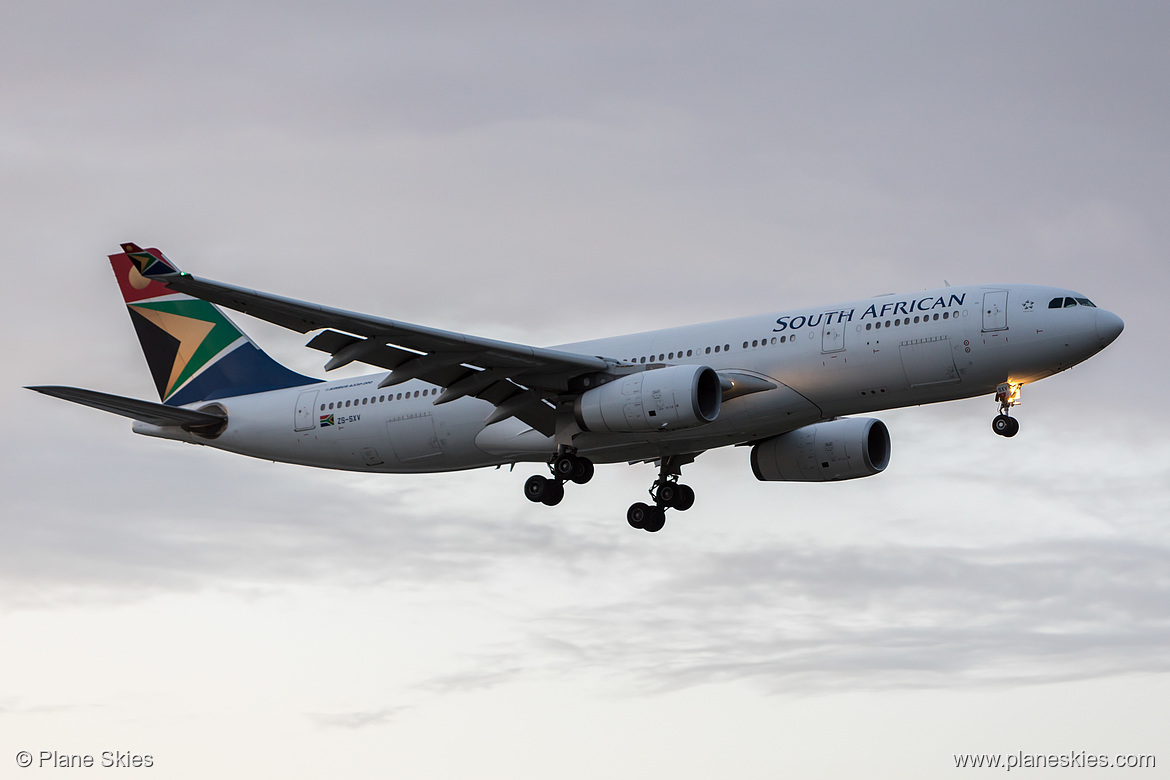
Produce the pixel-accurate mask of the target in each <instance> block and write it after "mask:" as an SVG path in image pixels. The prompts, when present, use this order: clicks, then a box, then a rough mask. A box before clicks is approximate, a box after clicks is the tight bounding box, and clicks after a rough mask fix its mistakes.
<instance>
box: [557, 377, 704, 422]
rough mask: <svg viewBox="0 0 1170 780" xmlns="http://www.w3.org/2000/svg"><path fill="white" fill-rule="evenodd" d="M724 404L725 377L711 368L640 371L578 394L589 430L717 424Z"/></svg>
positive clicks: (578, 408)
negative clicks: (722, 382) (721, 378)
mask: <svg viewBox="0 0 1170 780" xmlns="http://www.w3.org/2000/svg"><path fill="white" fill-rule="evenodd" d="M722 403H723V388H722V387H721V386H720V383H719V375H718V374H716V373H715V370H714V369H711V368H708V367H707V366H668V367H666V368H656V369H652V370H650V371H639V372H638V373H636V374H630V375H628V376H624V377H622V378H621V379H617V380H615V381H613V382H610V383H608V384H604V385H602V386H601V387H595V388H593V389H592V390H587V391H585V392H584V393H582V394H581V395H579V396H577V400H576V402H575V403H574V404H573V412H574V414H575V415H576V417H577V425H579V426H580V427H581V430H583V431H595V432H608V433H643V432H649V431H661V430H675V429H678V428H692V427H694V426H696V425H706V424H707V423H709V422H714V421H715V418H716V417H718V416H719V407H720V405H721V404H722Z"/></svg>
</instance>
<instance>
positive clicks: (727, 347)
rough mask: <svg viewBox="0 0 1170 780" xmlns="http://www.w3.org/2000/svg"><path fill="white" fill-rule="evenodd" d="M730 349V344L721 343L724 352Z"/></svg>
mask: <svg viewBox="0 0 1170 780" xmlns="http://www.w3.org/2000/svg"><path fill="white" fill-rule="evenodd" d="M730 349H731V345H730V344H724V345H723V351H724V352H727V351H728V350H730Z"/></svg>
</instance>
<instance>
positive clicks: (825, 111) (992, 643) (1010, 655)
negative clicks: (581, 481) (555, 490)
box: [0, 0, 1170, 778]
mask: <svg viewBox="0 0 1170 780" xmlns="http://www.w3.org/2000/svg"><path fill="white" fill-rule="evenodd" d="M1168 32H1170V7H1168V6H1166V5H1165V4H1162V3H1153V2H1149V3H1145V2H1133V3H1127V4H1117V3H1103V2H1102V3H1080V2H1048V3H1041V2H1024V3H987V2H981V3H943V4H940V3H917V2H896V3H890V4H885V5H884V6H883V7H882V8H880V9H879V8H876V7H874V6H873V4H865V3H840V4H837V5H835V6H832V7H826V6H825V5H824V4H821V3H776V4H762V3H747V2H744V3H739V2H731V3H722V4H713V3H689V2H671V3H655V2H649V3H641V4H636V5H635V6H634V7H631V6H630V4H629V3H609V2H600V3H590V4H587V5H584V4H578V6H575V7H566V6H564V5H563V4H556V3H549V2H544V3H526V2H499V3H493V4H488V5H484V4H475V3H462V2H451V3H425V4H424V3H396V2H389V3H387V2H378V3H374V2H356V1H355V2H334V3H330V4H315V3H283V4H260V3H254V4H251V5H250V6H241V4H239V3H220V2H205V3H200V4H198V5H190V6H189V7H182V6H180V5H178V4H160V3H153V2H118V1H111V2H102V3H93V2H69V1H67V0H62V2H52V3H46V2H43V1H39V0H38V1H37V2H33V1H31V0H29V1H26V0H9V1H8V2H5V3H4V4H3V6H2V7H0V76H2V78H0V197H2V203H3V212H2V213H3V216H2V224H3V225H4V230H3V231H0V249H2V251H0V262H2V263H3V264H4V268H5V270H6V271H7V278H8V283H7V284H5V285H4V286H3V288H2V292H0V295H2V296H3V298H2V303H3V305H2V306H0V312H2V313H0V316H2V317H3V322H2V325H3V327H4V331H5V333H6V334H8V335H7V338H6V341H5V344H6V347H7V350H6V352H7V354H6V360H5V367H4V369H3V375H4V378H5V381H4V383H3V385H2V386H0V393H2V394H3V398H4V400H5V405H6V407H7V408H8V410H9V423H8V426H7V428H6V433H5V437H4V444H5V446H4V447H3V454H2V455H0V457H2V458H3V473H4V487H5V490H4V505H3V506H4V511H3V513H2V517H0V659H2V660H3V668H4V671H3V675H2V676H0V767H4V770H3V773H4V774H3V776H8V773H13V775H14V776H23V775H21V774H20V772H21V770H18V769H17V768H16V765H15V762H14V758H13V757H14V756H15V755H16V753H17V752H18V751H21V750H29V751H32V752H34V754H35V753H39V751H42V750H58V751H60V752H62V753H90V754H94V755H97V756H100V754H101V753H102V752H103V751H124V752H126V751H129V752H132V753H138V754H150V755H151V756H153V760H154V764H155V766H154V774H155V776H163V777H176V778H204V777H208V776H223V777H281V778H297V777H320V776H322V775H323V774H325V773H331V774H338V775H340V776H351V777H361V776H387V775H388V774H390V773H393V774H394V775H395V776H403V777H419V778H426V777H435V778H440V777H442V778H447V777H452V776H469V775H472V774H473V773H474V775H475V776H487V777H508V778H522V777H550V776H551V777H563V778H578V777H579V778H595V777H598V776H607V777H655V776H664V775H666V774H667V773H669V774H670V776H673V777H678V778H709V777H711V776H713V775H715V774H719V775H734V776H738V777H744V778H774V777H777V776H780V775H781V774H793V775H794V776H804V777H840V776H858V775H864V776H872V777H890V778H894V777H897V778H905V777H915V778H918V777H921V778H934V777H938V776H941V775H943V774H945V773H947V772H950V771H954V770H953V767H954V759H953V755H954V754H956V753H1005V754H1006V753H1016V752H1017V751H1024V752H1025V753H1054V752H1059V753H1069V752H1072V751H1076V752H1079V751H1088V753H1091V754H1108V755H1115V754H1154V755H1155V756H1156V757H1157V759H1158V768H1157V769H1156V770H1153V771H1146V772H1140V773H1139V774H1141V775H1142V776H1146V777H1154V776H1163V777H1167V776H1170V769H1168V768H1170V742H1168V741H1167V738H1166V734H1167V733H1170V729H1168V728H1167V727H1168V726H1170V711H1168V705H1167V702H1168V701H1170V650H1168V649H1167V648H1168V647H1170V530H1168V526H1167V522H1168V521H1167V520H1166V518H1167V517H1170V444H1168V443H1167V442H1168V438H1170V424H1168V419H1167V412H1166V406H1165V399H1164V390H1165V386H1166V385H1167V380H1170V374H1168V372H1167V369H1166V365H1165V364H1166V347H1165V344H1164V343H1163V339H1162V338H1161V336H1160V334H1161V333H1163V332H1164V329H1165V324H1164V314H1165V311H1166V303H1165V301H1166V296H1167V287H1168V284H1167V282H1168V281H1170V271H1168V270H1167V268H1168V266H1167V261H1166V258H1167V257H1170V207H1168V204H1170V147H1168V146H1167V140H1166V139H1167V138H1170V86H1168V85H1170V82H1168V81H1167V74H1168V73H1170V53H1168V52H1170V50H1168V49H1167V47H1166V46H1165V39H1166V36H1167V33H1168ZM121 241H135V242H137V243H140V244H142V245H144V246H151V245H153V246H158V247H160V248H162V249H163V250H164V251H165V252H167V254H168V255H169V256H170V257H171V258H172V259H174V260H175V261H176V262H177V263H178V264H180V265H181V266H182V267H184V268H185V269H188V270H191V271H193V272H195V273H198V274H201V275H204V276H207V277H210V278H214V279H222V280H224V281H229V282H233V283H236V284H241V285H246V286H251V287H257V288H260V289H265V290H270V291H272V292H277V293H281V294H285V295H290V296H293V297H299V298H307V299H312V300H318V301H321V302H323V303H328V304H333V305H337V306H342V307H345V308H349V309H354V310H359V311H366V312H369V313H372V314H379V315H384V316H389V317H394V318H397V319H402V320H407V321H413V322H418V323H422V324H427V325H433V326H436V327H442V328H448V329H453V330H463V331H468V332H472V333H476V334H479V335H484V336H489V337H495V338H503V339H511V340H517V341H521V342H526V343H537V344H553V343H558V342H562V341H572V340H579V339H585V338H590V337H594V336H604V335H611V334H616V333H622V332H628V331H633V330H645V329H651V328H657V327H666V326H669V325H676V324H684V323H690V322H697V321H704V320H712V319H719V318H724V317H731V316H737V315H741V314H750V313H756V312H763V311H773V310H778V309H783V308H786V307H797V306H813V305H817V304H819V303H828V302H832V301H839V300H842V299H849V298H857V297H864V296H868V295H871V294H875V293H881V292H889V291H895V290H898V291H911V290H916V289H922V288H926V287H932V286H936V285H939V284H940V283H942V282H943V281H944V280H946V281H949V282H951V283H953V284H958V283H967V282H1035V283H1042V284H1054V285H1062V286H1066V287H1070V288H1073V289H1076V290H1078V291H1080V292H1082V293H1084V294H1086V295H1088V296H1089V297H1091V298H1092V299H1094V301H1096V302H1097V303H1098V304H1099V305H1101V306H1103V307H1105V308H1107V309H1110V310H1111V311H1114V312H1116V313H1118V314H1119V315H1120V316H1121V317H1122V318H1123V319H1124V320H1125V321H1126V326H1127V327H1126V331H1125V333H1124V334H1123V335H1122V337H1121V338H1120V339H1119V340H1118V341H1117V343H1115V344H1114V345H1113V346H1111V347H1110V348H1109V349H1108V350H1106V351H1105V352H1104V353H1102V354H1101V355H1099V356H1097V357H1096V358H1094V359H1092V360H1091V361H1089V362H1088V363H1086V364H1084V365H1082V366H1079V367H1077V368H1075V369H1073V370H1072V371H1070V372H1067V373H1066V374H1062V375H1059V376H1057V377H1055V378H1052V379H1049V380H1046V381H1044V382H1042V383H1040V384H1037V385H1033V386H1029V387H1027V388H1025V391H1024V404H1023V405H1022V406H1021V407H1020V408H1019V417H1020V418H1021V420H1022V432H1021V434H1020V435H1019V436H1017V437H1016V438H1014V439H1011V440H1007V439H1001V438H999V437H996V436H994V435H993V434H992V432H991V430H990V420H991V418H992V416H993V415H994V413H995V404H994V401H993V400H992V399H991V398H983V399H973V400H969V401H963V402H957V403H951V404H945V405H941V406H935V407H930V408H921V409H908V410H899V411H896V412H888V413H882V414H881V415H880V416H881V417H882V419H884V420H885V421H886V423H887V424H888V425H889V427H890V430H891V433H892V435H893V439H894V458H893V462H892V464H891V466H890V467H889V469H887V471H886V472H885V473H884V474H882V475H880V476H879V477H875V478H872V479H867V480H859V481H856V482H853V483H844V484H836V485H784V484H764V483H759V482H757V481H755V479H754V478H753V477H752V475H751V472H750V468H749V466H748V462H747V453H746V451H744V450H735V451H726V452H724V451H721V452H712V453H708V454H705V455H703V456H702V457H701V458H700V459H699V460H698V461H697V462H696V463H695V464H692V465H691V466H689V467H688V468H687V469H686V479H687V482H688V483H689V484H691V485H693V486H694V487H695V489H696V491H697V492H698V496H699V500H698V502H697V503H696V505H695V508H694V509H692V510H691V511H690V512H688V513H686V514H685V515H677V516H675V517H674V519H672V521H671V522H670V524H669V525H668V526H667V529H666V530H665V531H664V532H662V533H660V534H657V535H654V536H651V535H648V534H644V533H636V532H633V531H631V530H630V529H629V528H628V527H627V526H626V525H625V522H624V512H625V507H626V506H627V505H628V504H629V503H630V502H631V501H633V500H636V499H638V498H639V497H641V496H642V495H643V492H644V490H645V489H646V487H647V486H648V485H649V483H650V481H651V480H652V478H653V469H652V468H651V467H649V466H635V467H627V466H609V467H604V468H601V469H599V472H598V476H597V478H596V479H595V480H594V481H593V482H592V483H590V485H589V486H588V487H585V488H578V489H576V490H571V491H569V495H568V496H567V498H566V500H565V502H564V503H563V504H561V505H560V506H558V507H557V508H555V509H552V510H550V509H547V508H544V507H539V506H534V505H532V504H530V503H529V502H527V501H525V500H524V499H523V498H522V496H521V487H522V484H523V481H524V479H525V478H526V477H527V476H528V475H529V474H530V473H534V472H533V471H532V469H531V468H517V469H516V471H515V472H512V473H509V472H508V471H507V470H506V469H502V470H499V471H484V472H471V473H467V474H448V475H429V476H401V477H399V476H379V477H371V476H363V475H352V474H343V473H330V472H321V471H313V470H310V469H303V468H299V467H294V466H285V465H279V464H271V463H263V462H255V461H249V460H246V459H243V458H240V457H237V456H233V455H229V454H225V453H219V452H215V451H210V450H204V449H196V448H192V447H187V446H183V445H179V444H176V443H172V442H164V441H158V440H152V439H144V438H141V437H136V436H134V435H132V434H131V432H130V430H129V425H128V423H127V422H126V421H125V420H123V419H121V418H118V417H114V416H112V415H104V414H101V413H99V412H95V411H92V410H88V409H84V408H80V407H74V406H72V405H70V404H65V403H62V402H59V401H55V400H53V399H49V398H44V397H41V396H37V395H34V394H33V393H30V392H28V391H26V390H22V389H20V388H21V386H22V385H28V384H72V385H79V386H83V387H90V388H94V389H99V390H104V391H108V392H114V393H121V394H125V395H132V396H136V397H142V398H151V397H153V396H152V393H153V390H152V384H151V381H150V378H149V375H148V372H147V369H146V366H145V362H144V361H143V359H142V357H141V353H140V352H139V349H138V346H137V343H136V340H135V338H134V335H133V330H132V327H131V325H130V323H129V322H128V319H127V317H126V314H125V311H124V307H123V306H122V304H121V301H120V298H119V296H118V291H117V287H116V285H115V283H114V280H113V279H112V277H111V274H110V272H109V266H108V263H107V262H106V260H105V255H106V254H109V253H111V252H113V251H116V249H117V244H118V243H119V242H121ZM33 293H36V294H35V295H34V294H33ZM240 322H241V324H242V325H243V326H244V327H245V328H246V329H247V330H248V331H249V333H250V334H252V335H253V336H254V338H255V339H256V340H257V341H259V342H260V343H261V345H262V346H264V347H265V348H266V349H268V350H269V351H270V352H271V353H272V354H273V355H274V356H276V357H277V358H279V359H280V360H282V361H283V362H285V363H287V364H289V365H290V366H293V367H295V368H297V369H298V370H302V371H305V372H311V373H314V374H316V375H321V371H320V369H321V363H322V358H321V355H320V354H319V353H316V352H314V351H312V350H307V349H304V347H303V343H304V341H305V339H304V338H303V337H301V336H298V335H296V334H289V333H286V332H283V331H280V330H279V329H276V328H273V327H271V326H267V325H265V324H264V323H258V322H254V321H249V320H246V319H241V320H240ZM347 370H349V369H347ZM23 771H26V772H28V773H30V774H31V773H33V772H35V771H36V770H35V769H31V770H23ZM968 771H970V770H968ZM1104 774H1110V773H1108V772H1107V773H1104Z"/></svg>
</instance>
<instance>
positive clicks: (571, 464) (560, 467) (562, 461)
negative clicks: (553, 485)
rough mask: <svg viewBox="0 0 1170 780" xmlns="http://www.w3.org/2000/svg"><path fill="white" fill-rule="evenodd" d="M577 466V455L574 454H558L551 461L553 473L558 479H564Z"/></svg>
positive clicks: (570, 475)
mask: <svg viewBox="0 0 1170 780" xmlns="http://www.w3.org/2000/svg"><path fill="white" fill-rule="evenodd" d="M576 468H577V457H576V456H575V455H558V456H557V458H556V459H555V460H554V461H553V464H552V470H553V474H554V475H556V478H557V479H559V480H566V479H569V478H570V477H572V476H573V471H574V470H576Z"/></svg>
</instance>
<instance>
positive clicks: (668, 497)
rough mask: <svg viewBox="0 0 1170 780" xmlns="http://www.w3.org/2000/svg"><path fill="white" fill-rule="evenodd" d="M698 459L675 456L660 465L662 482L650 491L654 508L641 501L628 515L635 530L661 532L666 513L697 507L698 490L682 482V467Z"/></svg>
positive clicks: (664, 523)
mask: <svg viewBox="0 0 1170 780" xmlns="http://www.w3.org/2000/svg"><path fill="white" fill-rule="evenodd" d="M693 460H694V456H679V455H672V456H667V457H664V458H662V460H661V461H660V462H659V463H660V465H659V468H658V479H656V480H654V485H653V486H652V487H651V488H650V497H651V498H652V499H654V505H653V506H651V505H649V504H645V503H642V502H641V501H639V502H638V503H636V504H633V505H631V506H630V508H629V510H628V511H627V512H626V522H628V523H629V524H630V526H631V527H633V528H638V529H641V530H643V531H649V532H650V533H657V532H658V531H661V530H662V527H663V526H664V525H666V510H667V509H677V510H678V511H680V512H685V511H686V510H688V509H690V508H691V507H692V506H694V504H695V491H694V490H692V489H691V488H690V486H689V485H684V484H682V483H681V482H679V481H678V480H679V477H680V476H682V467H683V465H684V464H686V463H690V462H691V461H693Z"/></svg>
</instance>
